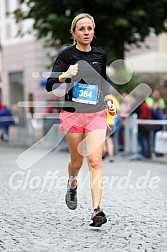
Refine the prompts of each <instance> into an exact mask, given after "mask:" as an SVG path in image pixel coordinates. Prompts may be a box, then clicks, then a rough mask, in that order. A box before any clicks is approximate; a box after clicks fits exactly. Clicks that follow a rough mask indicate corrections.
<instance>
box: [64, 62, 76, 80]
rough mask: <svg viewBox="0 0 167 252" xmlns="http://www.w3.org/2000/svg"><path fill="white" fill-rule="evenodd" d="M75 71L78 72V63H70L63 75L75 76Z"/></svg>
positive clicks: (67, 76)
mask: <svg viewBox="0 0 167 252" xmlns="http://www.w3.org/2000/svg"><path fill="white" fill-rule="evenodd" d="M77 73H78V63H76V64H75V65H70V66H69V68H68V70H67V71H66V72H65V73H64V76H66V78H71V77H73V76H75V75H76V74H77Z"/></svg>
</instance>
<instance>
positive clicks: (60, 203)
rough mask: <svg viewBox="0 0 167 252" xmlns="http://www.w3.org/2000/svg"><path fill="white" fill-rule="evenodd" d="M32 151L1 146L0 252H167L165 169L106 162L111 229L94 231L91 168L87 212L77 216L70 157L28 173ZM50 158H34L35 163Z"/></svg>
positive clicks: (82, 191) (82, 201)
mask: <svg viewBox="0 0 167 252" xmlns="http://www.w3.org/2000/svg"><path fill="white" fill-rule="evenodd" d="M45 148H47V147H46V146H45ZM24 151H25V150H24V149H23V148H14V147H12V146H8V145H6V146H5V145H3V146H0V193H1V203H0V251H7V252H19V251H26V252H57V251H65V252H66V251H67V252H68V251H74V252H75V251H92V252H96V251H97V252H98V251H101V252H103V251H104V252H108V251H109V252H110V251H112V252H124V251H127V252H140V251H141V252H146V251H149V252H152V251H155V252H166V251H167V237H166V236H167V214H166V213H167V211H166V198H167V187H166V180H167V166H166V164H165V163H164V164H163V163H157V162H141V161H129V160H127V159H125V158H124V157H119V158H118V159H117V160H116V161H115V162H114V163H109V162H108V160H104V161H103V171H104V172H103V174H104V190H103V200H102V204H101V206H102V208H103V209H104V210H105V213H106V215H107V217H108V222H107V224H106V225H104V226H102V228H101V229H100V230H91V229H89V225H88V224H89V221H90V213H91V211H92V209H91V194H90V189H89V178H88V169H87V165H86V162H85V163H84V165H83V168H82V170H81V172H80V176H79V188H78V197H79V206H78V208H77V210H75V211H70V210H69V209H67V207H66V205H65V203H64V195H65V191H66V180H67V169H66V167H67V162H68V153H67V152H63V151H60V150H57V151H55V150H54V151H52V152H50V153H48V154H47V155H46V156H43V158H41V160H39V161H38V162H37V163H35V164H34V165H33V166H32V167H27V169H26V167H25V166H24V165H22V166H21V167H19V166H18V165H17V164H16V163H15V160H16V159H17V160H18V157H19V156H20V155H21V154H22V153H23V152H24ZM42 151H43V150H42V149H41V150H40V151H38V150H37V149H36V150H34V151H33V153H32V154H31V155H32V159H31V158H30V157H29V162H30V163H31V161H32V160H35V157H37V156H38V157H39V156H40V153H41V152H42ZM23 168H24V170H23Z"/></svg>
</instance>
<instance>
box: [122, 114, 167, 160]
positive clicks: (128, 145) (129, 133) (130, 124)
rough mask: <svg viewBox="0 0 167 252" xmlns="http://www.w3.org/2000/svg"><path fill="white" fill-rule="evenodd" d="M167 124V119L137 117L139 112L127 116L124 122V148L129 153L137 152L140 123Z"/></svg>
mask: <svg viewBox="0 0 167 252" xmlns="http://www.w3.org/2000/svg"><path fill="white" fill-rule="evenodd" d="M139 124H140V125H141V124H142V125H164V126H165V125H167V120H144V119H137V114H132V115H130V116H129V117H127V118H125V124H124V138H125V146H124V150H125V153H126V154H127V155H129V154H137V153H138V149H139V145H138V137H137V135H138V125H139Z"/></svg>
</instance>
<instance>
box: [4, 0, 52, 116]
mask: <svg viewBox="0 0 167 252" xmlns="http://www.w3.org/2000/svg"><path fill="white" fill-rule="evenodd" d="M0 4H1V6H0V7H1V8H0V18H1V19H0V36H1V42H0V43H1V45H0V98H1V101H2V103H3V104H6V105H8V106H9V107H10V108H11V109H12V111H13V112H14V113H15V114H16V115H23V114H24V113H25V112H27V110H28V108H23V107H18V106H17V103H18V102H19V101H28V100H29V97H31V99H32V97H33V100H38V101H42V100H46V99H49V95H48V93H47V92H45V89H44V88H42V87H43V84H44V80H45V78H46V76H45V75H44V73H45V72H47V71H48V68H47V66H48V64H49V63H50V61H49V58H48V57H47V56H46V54H47V50H46V49H44V47H43V41H42V40H36V38H35V34H34V33H32V32H31V30H32V25H33V21H32V20H25V21H22V22H18V23H16V22H15V20H14V15H13V11H14V10H16V9H18V8H22V9H24V10H25V11H26V6H25V5H20V3H19V1H18V0H1V1H0ZM19 33H23V34H24V35H22V36H18V34H19Z"/></svg>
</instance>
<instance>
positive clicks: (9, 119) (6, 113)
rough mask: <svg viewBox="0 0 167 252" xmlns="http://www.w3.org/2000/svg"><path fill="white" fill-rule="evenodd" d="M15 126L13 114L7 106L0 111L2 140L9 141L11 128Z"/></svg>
mask: <svg viewBox="0 0 167 252" xmlns="http://www.w3.org/2000/svg"><path fill="white" fill-rule="evenodd" d="M13 124H14V120H13V115H12V112H11V110H10V109H9V108H7V106H4V107H3V108H2V109H1V110H0V128H1V130H2V132H1V140H3V141H8V140H9V127H10V126H11V125H13Z"/></svg>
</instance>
